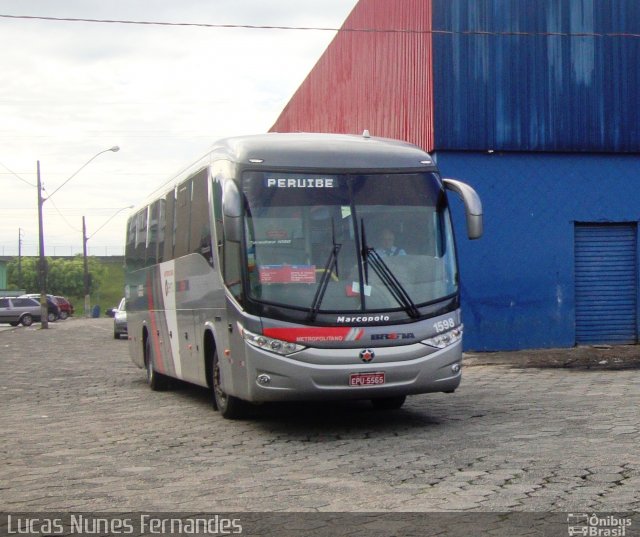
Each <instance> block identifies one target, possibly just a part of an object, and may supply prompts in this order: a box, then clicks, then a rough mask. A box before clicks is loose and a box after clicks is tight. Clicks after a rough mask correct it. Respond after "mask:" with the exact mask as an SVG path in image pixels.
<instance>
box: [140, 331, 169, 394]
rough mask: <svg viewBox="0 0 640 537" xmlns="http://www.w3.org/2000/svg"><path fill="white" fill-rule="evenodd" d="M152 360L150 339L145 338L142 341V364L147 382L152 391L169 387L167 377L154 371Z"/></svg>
mask: <svg viewBox="0 0 640 537" xmlns="http://www.w3.org/2000/svg"><path fill="white" fill-rule="evenodd" d="M154 362H155V360H154V358H153V350H152V348H151V340H150V339H149V338H147V339H146V340H145V343H144V366H145V369H146V372H147V384H148V385H149V388H151V389H152V390H153V391H154V392H162V391H165V390H166V389H167V388H169V379H168V378H167V377H166V376H165V375H163V374H162V373H158V372H157V371H156V369H155V367H154V365H153V364H154Z"/></svg>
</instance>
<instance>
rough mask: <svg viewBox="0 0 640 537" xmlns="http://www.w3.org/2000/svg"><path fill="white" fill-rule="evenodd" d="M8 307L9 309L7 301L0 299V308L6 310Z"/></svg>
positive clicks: (6, 299)
mask: <svg viewBox="0 0 640 537" xmlns="http://www.w3.org/2000/svg"><path fill="white" fill-rule="evenodd" d="M8 307H9V299H8V298H0V308H8Z"/></svg>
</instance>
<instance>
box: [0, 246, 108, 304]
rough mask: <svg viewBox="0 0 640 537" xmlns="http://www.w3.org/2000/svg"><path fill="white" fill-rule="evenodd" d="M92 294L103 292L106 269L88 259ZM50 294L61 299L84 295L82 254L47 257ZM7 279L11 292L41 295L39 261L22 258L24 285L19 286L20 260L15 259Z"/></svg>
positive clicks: (31, 258)
mask: <svg viewBox="0 0 640 537" xmlns="http://www.w3.org/2000/svg"><path fill="white" fill-rule="evenodd" d="M88 261H89V275H90V279H89V282H90V285H89V291H90V292H91V293H95V292H97V291H98V290H99V289H100V284H101V282H102V281H103V279H104V275H105V269H104V267H102V266H101V265H100V263H99V262H98V261H97V260H96V259H94V258H91V257H90V258H89V260H88ZM47 265H48V271H47V292H48V293H50V294H52V295H60V296H82V295H84V266H83V259H82V256H81V255H78V256H76V257H74V258H73V259H64V258H58V259H51V258H47ZM7 280H8V282H7V283H8V285H9V288H10V289H20V288H22V289H25V290H26V292H27V293H38V292H39V291H40V286H39V285H38V258H37V257H23V258H22V286H21V287H20V286H19V279H18V259H17V258H13V259H12V260H11V261H10V262H9V265H8V267H7Z"/></svg>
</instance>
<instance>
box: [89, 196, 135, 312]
mask: <svg viewBox="0 0 640 537" xmlns="http://www.w3.org/2000/svg"><path fill="white" fill-rule="evenodd" d="M126 209H133V205H127V206H126V207H122V208H120V209H118V210H117V211H116V212H115V213H113V214H112V215H111V216H110V217H109V218H107V221H106V222H105V223H104V224H102V225H101V226H100V227H99V228H98V229H96V230H95V231H94V232H93V233H92V234H91V235H89V236H88V237H87V224H86V221H85V218H84V216H83V217H82V261H83V265H84V277H83V282H84V316H85V317H90V313H89V309H90V308H91V296H90V293H89V287H90V286H89V258H88V257H87V241H88V240H89V239H90V238H91V237H93V236H94V235H95V234H96V233H98V231H100V230H101V229H102V228H103V227H104V226H106V225H107V224H108V223H109V222H111V220H113V218H115V216H116V215H117V214H118V213H121V212H122V211H124V210H126Z"/></svg>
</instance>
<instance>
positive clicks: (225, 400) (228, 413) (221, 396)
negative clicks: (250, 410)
mask: <svg viewBox="0 0 640 537" xmlns="http://www.w3.org/2000/svg"><path fill="white" fill-rule="evenodd" d="M211 369H212V377H213V378H212V380H213V382H212V384H213V386H212V387H213V406H214V408H215V409H216V410H218V412H220V414H222V417H223V418H225V419H228V420H237V419H242V418H243V417H244V416H245V414H246V410H247V403H245V402H244V401H242V400H241V399H238V398H237V397H234V396H233V395H227V394H226V393H225V392H224V391H223V390H222V382H221V378H220V362H219V360H218V351H213V364H212V368H211Z"/></svg>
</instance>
